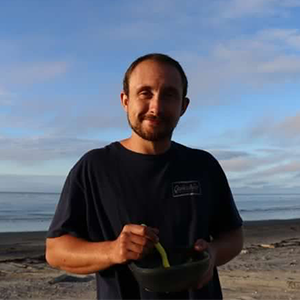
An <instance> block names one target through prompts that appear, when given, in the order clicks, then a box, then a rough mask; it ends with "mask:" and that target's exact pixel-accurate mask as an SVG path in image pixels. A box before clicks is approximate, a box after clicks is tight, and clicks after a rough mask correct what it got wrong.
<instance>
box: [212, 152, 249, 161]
mask: <svg viewBox="0 0 300 300" xmlns="http://www.w3.org/2000/svg"><path fill="white" fill-rule="evenodd" d="M209 152H211V153H212V154H213V155H214V156H216V158H217V159H218V160H230V159H233V158H240V157H245V156H249V155H250V154H249V153H247V152H245V151H232V150H231V151H229V150H213V149H212V150H209Z"/></svg>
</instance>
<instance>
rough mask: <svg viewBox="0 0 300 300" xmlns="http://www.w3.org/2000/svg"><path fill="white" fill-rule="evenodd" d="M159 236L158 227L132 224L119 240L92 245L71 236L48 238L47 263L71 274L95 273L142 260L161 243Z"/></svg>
mask: <svg viewBox="0 0 300 300" xmlns="http://www.w3.org/2000/svg"><path fill="white" fill-rule="evenodd" d="M157 234H158V230H157V229H155V228H150V227H144V226H141V225H133V224H130V225H126V226H124V228H123V230H122V232H121V233H120V235H119V237H118V238H117V239H116V240H115V241H105V242H88V241H86V240H83V239H80V238H76V237H74V236H71V235H63V236H60V237H56V238H48V239H47V240H46V260H47V262H48V263H49V264H50V265H51V266H52V267H55V268H59V269H62V270H65V271H68V272H71V273H76V274H90V273H95V272H98V271H100V270H105V269H107V268H109V267H111V266H113V265H115V264H123V263H126V262H128V261H130V260H137V259H140V258H141V257H142V256H143V255H145V254H146V253H147V252H148V251H149V249H151V248H152V247H153V246H154V243H156V242H157V241H158V237H157Z"/></svg>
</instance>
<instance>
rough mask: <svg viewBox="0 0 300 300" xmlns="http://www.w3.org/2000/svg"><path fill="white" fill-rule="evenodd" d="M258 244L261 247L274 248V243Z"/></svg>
mask: <svg viewBox="0 0 300 300" xmlns="http://www.w3.org/2000/svg"><path fill="white" fill-rule="evenodd" d="M259 246H260V247H262V248H268V249H274V248H275V245H272V244H260V245H259Z"/></svg>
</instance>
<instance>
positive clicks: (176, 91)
mask: <svg viewBox="0 0 300 300" xmlns="http://www.w3.org/2000/svg"><path fill="white" fill-rule="evenodd" d="M142 90H152V87H151V86H150V85H142V86H139V87H138V88H137V92H138V93H139V92H140V91H142ZM162 90H163V91H164V92H165V91H167V92H174V93H180V91H179V90H178V89H177V88H175V87H173V86H166V87H164V88H163V89H162Z"/></svg>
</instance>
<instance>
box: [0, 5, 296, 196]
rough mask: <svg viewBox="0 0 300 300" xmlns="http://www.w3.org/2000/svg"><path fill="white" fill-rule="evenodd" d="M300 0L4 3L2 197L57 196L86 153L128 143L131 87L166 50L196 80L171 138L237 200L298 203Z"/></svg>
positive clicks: (0, 15) (0, 42) (0, 39)
mask: <svg viewBox="0 0 300 300" xmlns="http://www.w3.org/2000/svg"><path fill="white" fill-rule="evenodd" d="M299 20H300V1H298V0H247V1H242V0H227V1H223V0H219V1H218V0H212V1H204V0H203V1H202V0H197V1H196V0H190V1H180V0H161V1H158V0H157V1H133V0H131V1H121V0H120V1H116V0H112V1H96V0H95V1H92V0H86V1H76V0H72V1H55V0H52V1H39V0H36V1H33V0H28V1H23V0H21V1H17V0H14V1H9V0H3V1H1V9H0V23H1V26H0V66H1V68H0V191H8V190H9V191H46V192H59V191H60V189H61V187H62V184H63V182H64V180H65V177H66V175H67V174H68V172H69V170H70V168H71V167H72V166H73V164H74V163H75V162H76V161H77V160H78V159H79V158H80V156H81V155H82V154H83V153H85V152H86V151H87V150H89V149H92V148H96V147H101V146H103V145H106V144H108V143H110V142H112V141H115V140H120V139H122V138H125V137H127V136H129V134H130V130H129V128H128V125H127V121H126V116H125V114H124V112H123V110H122V108H121V105H120V100H119V99H120V98H119V95H120V92H121V88H122V84H121V83H122V78H123V74H124V72H125V71H126V69H127V67H128V66H129V64H130V63H131V62H132V61H133V60H134V59H135V58H137V57H138V56H140V55H143V54H146V53H150V52H162V53H166V54H169V55H171V56H172V57H174V58H175V59H177V60H178V61H179V62H180V63H181V64H182V66H183V67H184V69H185V71H186V74H187V76H188V79H189V92H188V95H189V97H190V99H191V105H190V107H189V109H188V111H187V113H186V114H185V115H184V116H183V117H182V119H181V121H180V124H179V125H178V127H177V129H176V132H175V134H174V137H173V138H174V140H176V141H178V142H180V143H184V144H186V145H188V146H192V147H196V148H201V149H205V150H208V151H210V152H212V153H213V154H214V155H215V156H216V157H217V159H218V160H219V161H220V163H221V165H222V166H223V168H224V170H225V172H226V174H227V177H228V179H229V182H230V185H231V187H232V189H233V191H234V192H235V193H238V192H257V193H261V192H264V193H278V192H291V193H295V192H298V193H300V134H299V133H300V98H299V96H300V92H299V83H300V21H299Z"/></svg>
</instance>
